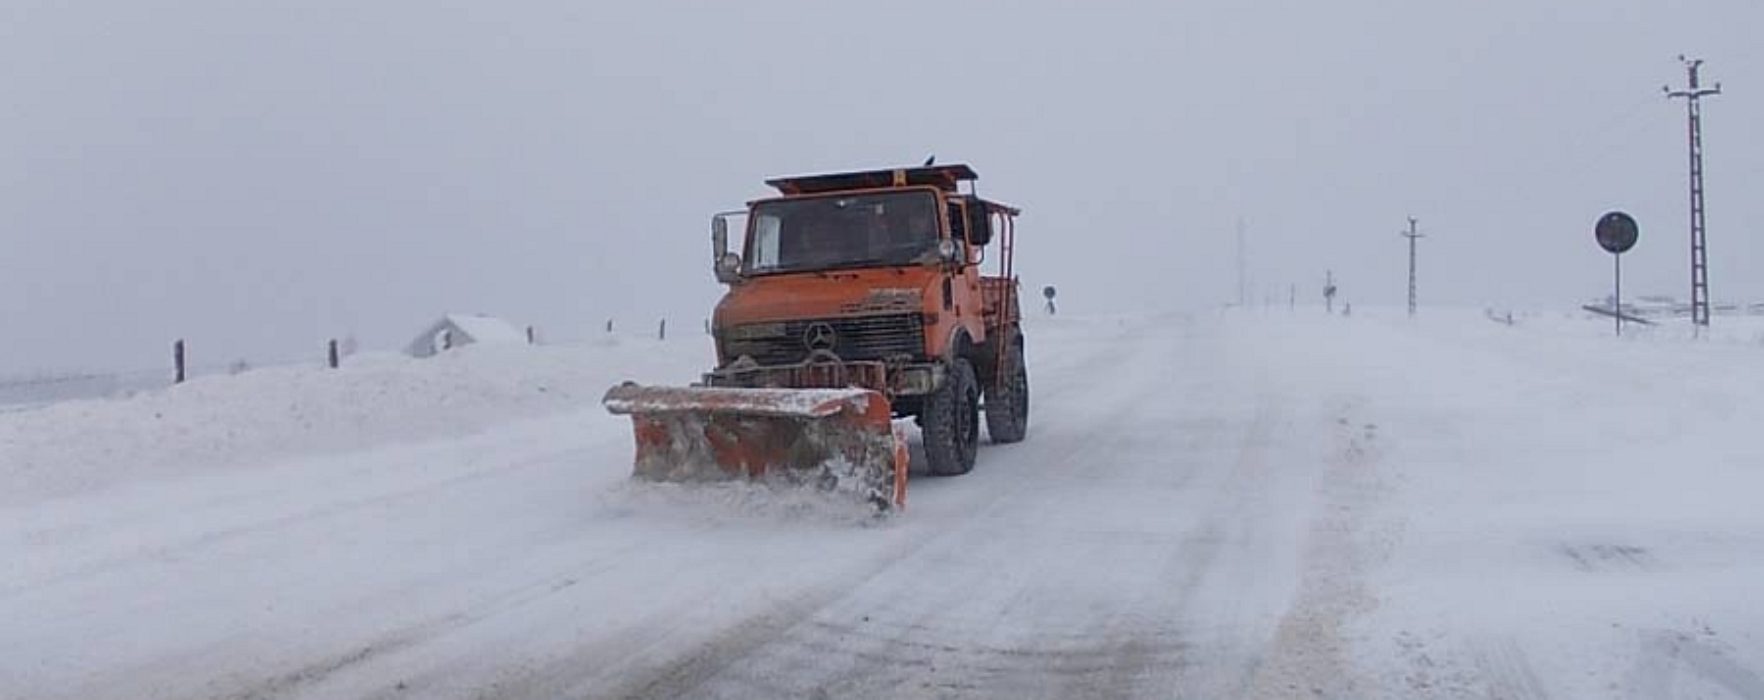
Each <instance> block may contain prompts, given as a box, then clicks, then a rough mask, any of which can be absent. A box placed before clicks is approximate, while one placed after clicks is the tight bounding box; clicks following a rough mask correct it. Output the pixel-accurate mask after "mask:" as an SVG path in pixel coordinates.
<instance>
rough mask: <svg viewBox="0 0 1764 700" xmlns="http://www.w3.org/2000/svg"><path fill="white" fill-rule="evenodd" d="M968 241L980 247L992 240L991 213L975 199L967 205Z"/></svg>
mask: <svg viewBox="0 0 1764 700" xmlns="http://www.w3.org/2000/svg"><path fill="white" fill-rule="evenodd" d="M968 242H969V243H972V244H974V245H977V246H980V247H982V248H984V247H986V244H988V243H991V242H992V214H991V212H988V211H986V205H985V204H982V203H980V202H977V201H976V202H974V203H973V204H970V205H968Z"/></svg>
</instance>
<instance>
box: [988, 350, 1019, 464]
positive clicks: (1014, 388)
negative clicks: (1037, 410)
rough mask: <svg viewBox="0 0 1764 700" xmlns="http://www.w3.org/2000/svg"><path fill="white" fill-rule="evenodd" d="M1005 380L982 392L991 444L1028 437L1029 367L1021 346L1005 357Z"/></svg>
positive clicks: (1016, 440) (1010, 441)
mask: <svg viewBox="0 0 1764 700" xmlns="http://www.w3.org/2000/svg"><path fill="white" fill-rule="evenodd" d="M1005 362H1007V363H1009V364H1007V365H1006V366H1005V379H1004V381H1003V382H1002V383H999V384H997V385H995V386H992V387H990V388H988V390H987V392H986V434H987V435H989V436H991V437H992V441H993V442H995V443H1000V444H1006V443H1012V442H1022V441H1023V438H1025V437H1028V436H1029V368H1028V366H1026V365H1025V364H1024V363H1023V346H1022V345H1016V346H1014V347H1013V348H1012V349H1011V352H1010V354H1009V355H1007V356H1006V359H1005Z"/></svg>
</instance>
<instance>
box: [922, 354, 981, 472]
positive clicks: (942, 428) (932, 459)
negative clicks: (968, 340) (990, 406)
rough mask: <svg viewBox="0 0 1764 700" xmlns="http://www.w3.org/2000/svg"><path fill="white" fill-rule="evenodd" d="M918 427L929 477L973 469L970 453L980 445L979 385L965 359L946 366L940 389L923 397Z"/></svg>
mask: <svg viewBox="0 0 1764 700" xmlns="http://www.w3.org/2000/svg"><path fill="white" fill-rule="evenodd" d="M919 425H920V426H921V428H922V430H923V432H924V435H925V460H926V461H927V462H928V463H929V464H928V466H929V467H930V470H931V473H932V474H934V475H937V476H956V475H959V474H966V473H968V472H970V471H973V470H974V451H975V449H976V448H978V447H979V445H980V386H979V383H978V382H976V381H975V380H974V366H973V365H970V364H968V361H967V360H956V361H955V362H951V363H950V365H949V374H948V376H947V377H945V381H944V382H943V386H941V387H938V389H937V391H934V392H931V394H929V395H927V396H926V397H925V408H924V411H923V412H921V413H920V414H919Z"/></svg>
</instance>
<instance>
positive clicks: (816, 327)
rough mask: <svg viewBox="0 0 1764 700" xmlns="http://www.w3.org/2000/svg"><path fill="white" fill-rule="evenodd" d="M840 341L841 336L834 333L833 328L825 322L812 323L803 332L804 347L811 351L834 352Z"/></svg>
mask: <svg viewBox="0 0 1764 700" xmlns="http://www.w3.org/2000/svg"><path fill="white" fill-rule="evenodd" d="M838 340H839V335H838V334H837V333H834V332H833V326H832V325H831V324H829V323H826V322H824V321H818V322H815V323H811V324H809V326H808V328H805V329H803V331H802V344H803V347H806V348H808V349H810V350H832V349H833V345H834V344H835V343H837V342H838Z"/></svg>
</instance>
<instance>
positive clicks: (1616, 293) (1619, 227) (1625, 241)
mask: <svg viewBox="0 0 1764 700" xmlns="http://www.w3.org/2000/svg"><path fill="white" fill-rule="evenodd" d="M1640 235H1641V232H1640V229H1638V228H1637V227H1636V224H1635V218H1634V217H1631V216H1630V215H1628V214H1625V213H1623V212H1620V211H1613V212H1607V213H1606V214H1605V215H1604V216H1601V217H1599V223H1598V224H1597V225H1596V226H1594V227H1593V237H1594V238H1596V239H1598V242H1599V247H1600V248H1604V249H1605V252H1607V253H1610V254H1611V270H1612V275H1611V277H1612V285H1611V286H1612V292H1611V318H1612V319H1614V320H1615V321H1616V322H1617V335H1620V336H1621V335H1623V254H1624V253H1625V252H1628V251H1629V249H1630V248H1634V247H1635V241H1636V239H1637V238H1639V237H1640Z"/></svg>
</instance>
